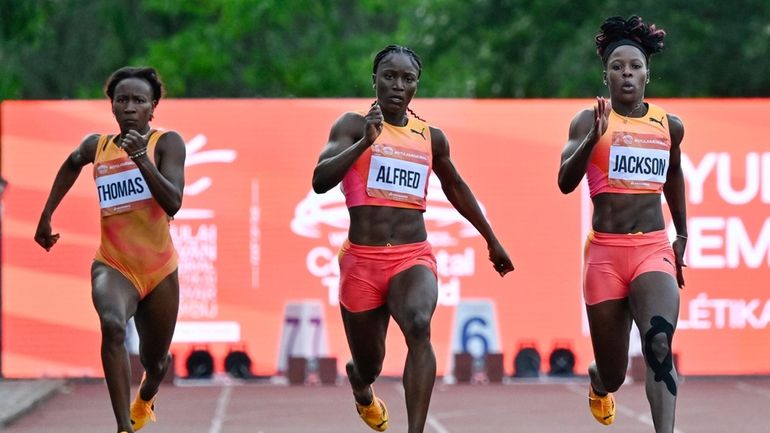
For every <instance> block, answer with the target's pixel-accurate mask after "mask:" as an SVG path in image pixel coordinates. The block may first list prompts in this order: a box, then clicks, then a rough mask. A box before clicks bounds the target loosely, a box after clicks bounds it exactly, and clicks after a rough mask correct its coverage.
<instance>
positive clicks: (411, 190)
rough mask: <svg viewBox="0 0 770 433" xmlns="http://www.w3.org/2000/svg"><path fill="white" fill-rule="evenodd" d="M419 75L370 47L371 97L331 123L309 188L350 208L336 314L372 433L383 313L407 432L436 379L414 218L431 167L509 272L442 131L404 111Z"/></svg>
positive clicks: (429, 268) (419, 424)
mask: <svg viewBox="0 0 770 433" xmlns="http://www.w3.org/2000/svg"><path fill="white" fill-rule="evenodd" d="M421 71H422V65H421V62H420V58H419V57H418V56H417V54H415V53H414V51H412V50H410V49H409V48H405V47H400V46H396V45H389V46H387V47H385V48H384V49H383V50H382V51H380V52H379V53H378V54H377V56H376V57H375V59H374V68H373V71H372V81H373V87H374V88H375V91H376V95H377V100H376V101H375V103H374V104H372V106H371V107H370V109H369V110H368V112H360V113H356V112H348V113H345V114H343V115H342V116H341V117H340V118H339V119H337V121H336V122H335V124H334V126H332V129H331V133H330V134H329V142H328V143H327V144H326V146H325V147H324V149H323V150H322V152H321V155H320V157H319V159H318V164H317V165H316V168H315V171H314V173H313V189H314V190H315V192H317V193H324V192H326V191H328V190H330V189H332V188H333V187H334V186H336V185H337V184H339V183H340V182H341V183H342V190H343V192H344V194H345V201H346V203H347V206H348V212H349V213H350V229H349V232H348V241H346V242H345V244H344V245H343V247H342V250H341V252H340V295H339V296H340V310H341V313H342V321H343V323H344V325H345V333H346V334H347V339H348V346H349V347H350V352H351V354H352V358H353V359H352V360H351V361H350V362H348V364H347V366H346V370H347V375H348V379H349V380H350V384H351V387H352V388H353V396H354V398H355V405H356V410H357V411H358V414H359V416H360V417H361V418H362V419H363V420H364V422H365V423H366V424H367V425H368V426H369V427H371V428H372V429H374V430H377V431H384V430H385V429H386V428H387V427H388V412H387V409H386V408H385V405H384V404H383V402H382V400H380V399H379V398H377V397H376V396H375V395H374V393H373V392H372V386H371V385H372V383H373V382H374V381H375V379H377V376H378V375H379V374H380V370H381V369H382V362H383V359H384V357H385V335H386V333H387V329H388V322H389V320H390V317H391V316H392V317H393V319H394V320H395V321H396V323H398V326H399V327H400V328H401V332H403V334H404V338H405V339H406V344H407V347H408V354H407V358H406V365H405V367H404V378H403V381H404V390H405V398H406V408H407V418H408V424H409V429H408V431H409V433H422V432H423V429H424V427H425V421H426V418H427V416H428V406H429V404H430V396H431V393H432V391H433V384H434V382H435V378H436V357H435V354H434V353H433V346H432V345H431V342H430V323H431V318H432V317H433V312H434V310H435V308H436V302H437V300H438V282H437V276H436V260H435V258H434V257H433V253H432V250H431V246H430V244H428V242H427V232H426V228H425V222H424V220H423V212H424V211H425V205H426V193H427V191H428V176H429V175H430V172H431V170H432V171H433V172H435V173H436V175H437V176H438V178H439V179H440V180H441V186H442V189H443V190H444V193H445V194H446V196H447V198H448V199H449V202H450V203H452V205H453V206H454V207H455V208H456V209H457V210H458V211H460V213H461V214H462V215H463V216H464V217H465V218H467V219H468V221H470V222H471V224H473V226H474V227H476V229H478V230H479V232H480V233H481V235H482V236H483V237H484V239H485V240H486V241H487V248H488V250H489V259H490V261H491V262H492V264H493V265H494V269H495V271H496V272H498V273H499V274H500V275H501V276H503V275H505V274H506V273H508V272H510V271H512V270H513V264H512V263H511V259H510V258H508V254H507V253H506V252H505V249H503V246H502V245H501V244H500V242H499V241H498V240H497V238H496V237H495V235H494V233H493V232H492V228H491V227H490V225H489V223H488V222H487V220H486V218H485V217H484V214H483V213H482V212H481V209H480V208H479V205H478V203H477V202H476V199H475V197H474V196H473V193H471V190H470V188H468V185H467V184H466V183H465V182H464V181H463V179H462V178H461V177H460V175H459V174H458V172H457V170H456V169H455V167H454V165H453V164H452V161H451V159H450V158H449V142H448V141H447V139H446V137H445V136H444V133H443V132H442V131H441V130H440V129H438V128H434V127H431V126H429V125H428V124H427V123H426V122H425V121H424V120H422V119H419V118H417V116H416V115H415V114H414V112H412V111H411V110H409V108H408V106H409V103H410V102H411V100H412V97H413V96H414V94H415V92H416V91H417V84H418V82H419V78H420V75H421ZM407 111H408V112H409V113H411V114H412V116H413V117H409V116H407Z"/></svg>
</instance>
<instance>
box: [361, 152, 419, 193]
mask: <svg viewBox="0 0 770 433" xmlns="http://www.w3.org/2000/svg"><path fill="white" fill-rule="evenodd" d="M386 152H387V153H389V155H386V154H381V153H379V152H377V151H376V150H373V152H372V158H371V163H370V165H369V179H368V181H367V184H366V191H367V194H369V196H371V197H381V198H386V199H390V200H395V201H402V202H407V203H413V204H418V205H422V204H423V203H425V185H426V182H427V181H428V175H429V173H428V170H429V168H428V165H427V159H428V158H427V155H426V154H424V153H420V152H414V151H411V150H402V149H398V148H386ZM422 161H425V162H424V163H423V162H422Z"/></svg>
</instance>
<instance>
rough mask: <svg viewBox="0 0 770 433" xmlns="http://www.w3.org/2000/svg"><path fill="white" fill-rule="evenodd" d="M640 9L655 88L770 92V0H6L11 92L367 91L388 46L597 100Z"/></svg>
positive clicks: (461, 78) (477, 79)
mask: <svg viewBox="0 0 770 433" xmlns="http://www.w3.org/2000/svg"><path fill="white" fill-rule="evenodd" d="M631 14H639V15H641V16H643V17H644V19H645V21H647V22H648V23H659V24H660V26H661V27H663V28H664V29H666V30H667V33H668V35H667V38H666V44H667V48H666V50H665V51H664V52H663V53H662V54H660V55H657V56H655V57H654V58H653V60H652V61H651V69H652V80H653V81H652V84H651V85H650V87H649V88H648V94H649V95H650V96H674V97H676V96H681V97H686V96H691V97H692V96H695V97H700V96H770V74H767V73H766V71H768V70H770V19H769V18H768V17H770V2H767V1H766V0H744V1H741V2H714V1H711V0H687V1H685V0H670V1H667V2H660V1H659V0H656V1H653V0H637V1H636V2H626V1H620V0H604V1H602V0H584V1H572V0H539V1H527V0H404V1H401V2H398V3H394V2H386V1H384V0H360V1H355V0H339V1H333V0H315V1H312V0H89V1H84V0H37V1H18V0H0V99H8V98H54V99H58V98H94V97H102V90H101V87H102V85H103V83H104V80H105V79H106V78H107V76H108V75H109V74H110V73H111V72H112V71H113V70H115V69H117V68H119V67H121V66H124V65H127V64H133V65H152V66H155V67H156V68H157V69H158V70H159V71H160V73H161V75H162V76H163V78H164V79H165V81H166V85H167V90H168V92H167V93H168V95H169V96H172V97H335V96H364V97H367V96H371V95H372V90H371V75H370V73H371V65H372V58H373V56H374V54H375V53H376V52H377V51H378V50H379V49H380V48H382V47H383V46H385V45H387V44H389V43H397V44H402V45H407V46H410V47H411V48H413V49H415V51H416V52H417V53H419V54H420V56H421V57H422V58H423V66H424V74H423V77H422V79H421V83H420V87H421V88H420V95H421V96H433V97H479V98H489V97H495V98H496V97H515V98H530V97H545V98H548V97H590V96H593V95H597V94H604V93H606V89H604V88H603V86H602V81H601V72H602V70H601V64H600V62H599V60H598V58H597V57H596V54H595V47H594V41H593V37H594V35H595V34H596V32H597V30H598V27H599V25H600V24H601V22H602V21H603V19H604V18H606V17H608V16H612V15H621V16H629V15H631Z"/></svg>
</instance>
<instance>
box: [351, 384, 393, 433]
mask: <svg viewBox="0 0 770 433" xmlns="http://www.w3.org/2000/svg"><path fill="white" fill-rule="evenodd" d="M356 412H358V416H360V417H361V419H362V420H364V422H365V423H366V425H368V426H369V427H371V428H372V429H373V430H377V431H385V430H387V429H388V419H389V416H388V408H386V407H385V403H384V402H383V401H382V400H380V398H379V397H377V396H375V395H374V392H372V403H371V404H370V405H369V406H364V405H362V404H359V403H358V402H356Z"/></svg>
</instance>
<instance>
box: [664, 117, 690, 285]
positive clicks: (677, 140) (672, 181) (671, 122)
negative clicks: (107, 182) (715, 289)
mask: <svg viewBox="0 0 770 433" xmlns="http://www.w3.org/2000/svg"><path fill="white" fill-rule="evenodd" d="M668 127H669V131H670V132H671V152H670V156H669V165H668V175H667V177H666V184H665V185H664V186H663V194H665V196H666V202H667V203H668V209H669V211H670V212H671V220H672V221H673V222H674V227H675V228H676V234H677V237H676V240H675V241H674V244H673V248H674V255H675V257H676V279H677V283H678V284H679V287H683V286H684V276H683V274H682V267H684V266H686V265H685V264H684V249H685V247H686V246H687V209H686V197H685V191H684V174H683V173H682V164H681V161H682V150H681V144H682V138H684V124H682V120H681V119H679V117H677V116H674V115H673V114H669V115H668Z"/></svg>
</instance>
